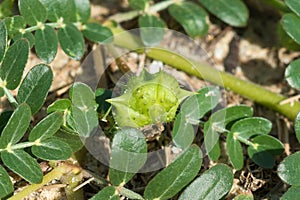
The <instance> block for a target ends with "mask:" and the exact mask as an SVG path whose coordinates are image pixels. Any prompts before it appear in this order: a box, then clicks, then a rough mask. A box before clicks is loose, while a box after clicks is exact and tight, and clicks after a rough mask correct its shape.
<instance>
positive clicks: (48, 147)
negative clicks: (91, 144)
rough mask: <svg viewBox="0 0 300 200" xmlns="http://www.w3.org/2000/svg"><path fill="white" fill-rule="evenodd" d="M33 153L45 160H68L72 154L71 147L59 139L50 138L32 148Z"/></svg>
mask: <svg viewBox="0 0 300 200" xmlns="http://www.w3.org/2000/svg"><path fill="white" fill-rule="evenodd" d="M31 151H32V153H33V154H34V155H35V156H36V157H38V158H41V159H43V160H67V159H68V158H70V156H71V154H72V150H71V148H70V147H69V145H68V144H67V143H65V142H63V141H61V140H60V139H58V138H48V139H45V140H42V141H40V142H39V145H35V146H32V147H31Z"/></svg>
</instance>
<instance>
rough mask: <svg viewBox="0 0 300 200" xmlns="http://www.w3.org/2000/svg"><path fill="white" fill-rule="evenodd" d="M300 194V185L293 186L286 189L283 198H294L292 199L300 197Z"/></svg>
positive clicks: (282, 199)
mask: <svg viewBox="0 0 300 200" xmlns="http://www.w3.org/2000/svg"><path fill="white" fill-rule="evenodd" d="M299 195H300V187H299V186H292V187H290V188H289V189H288V191H286V192H285V193H284V194H283V195H282V197H281V198H280V199H281V200H292V199H298V198H299Z"/></svg>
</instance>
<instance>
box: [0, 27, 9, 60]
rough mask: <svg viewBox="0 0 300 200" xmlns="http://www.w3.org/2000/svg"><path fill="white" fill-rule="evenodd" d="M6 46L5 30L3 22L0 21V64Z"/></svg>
mask: <svg viewBox="0 0 300 200" xmlns="http://www.w3.org/2000/svg"><path fill="white" fill-rule="evenodd" d="M6 46H7V29H6V25H5V23H4V22H3V21H0V63H1V61H2V59H3V57H4V54H5V50H6Z"/></svg>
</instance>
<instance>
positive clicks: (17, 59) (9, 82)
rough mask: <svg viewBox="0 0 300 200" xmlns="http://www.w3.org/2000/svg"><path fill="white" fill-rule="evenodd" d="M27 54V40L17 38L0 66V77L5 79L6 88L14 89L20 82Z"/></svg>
mask: <svg viewBox="0 0 300 200" xmlns="http://www.w3.org/2000/svg"><path fill="white" fill-rule="evenodd" d="M28 54H29V45H28V42H27V40H24V39H22V40H18V41H16V42H15V43H14V44H13V45H12V46H10V47H9V48H8V50H7V52H6V54H5V56H4V59H3V62H2V66H1V68H0V77H1V79H2V80H3V81H6V88H7V89H10V90H14V89H16V88H17V87H18V85H19V84H20V81H21V78H22V75H23V71H24V68H25V65H26V63H27V59H28Z"/></svg>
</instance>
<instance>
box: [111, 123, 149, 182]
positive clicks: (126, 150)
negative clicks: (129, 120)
mask: <svg viewBox="0 0 300 200" xmlns="http://www.w3.org/2000/svg"><path fill="white" fill-rule="evenodd" d="M146 153H147V144H146V139H145V136H144V135H143V133H142V132H141V131H140V130H138V129H136V128H130V127H124V128H121V129H119V130H118V131H117V133H116V134H115V136H114V139H113V143H112V153H111V159H110V165H109V167H110V170H109V177H110V181H111V183H112V184H113V185H116V186H118V185H124V184H125V183H127V182H128V181H129V180H130V179H131V178H132V177H133V176H134V174H135V173H136V172H138V170H139V169H140V168H141V167H142V166H143V165H144V164H145V162H146V159H147V154H146Z"/></svg>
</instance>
